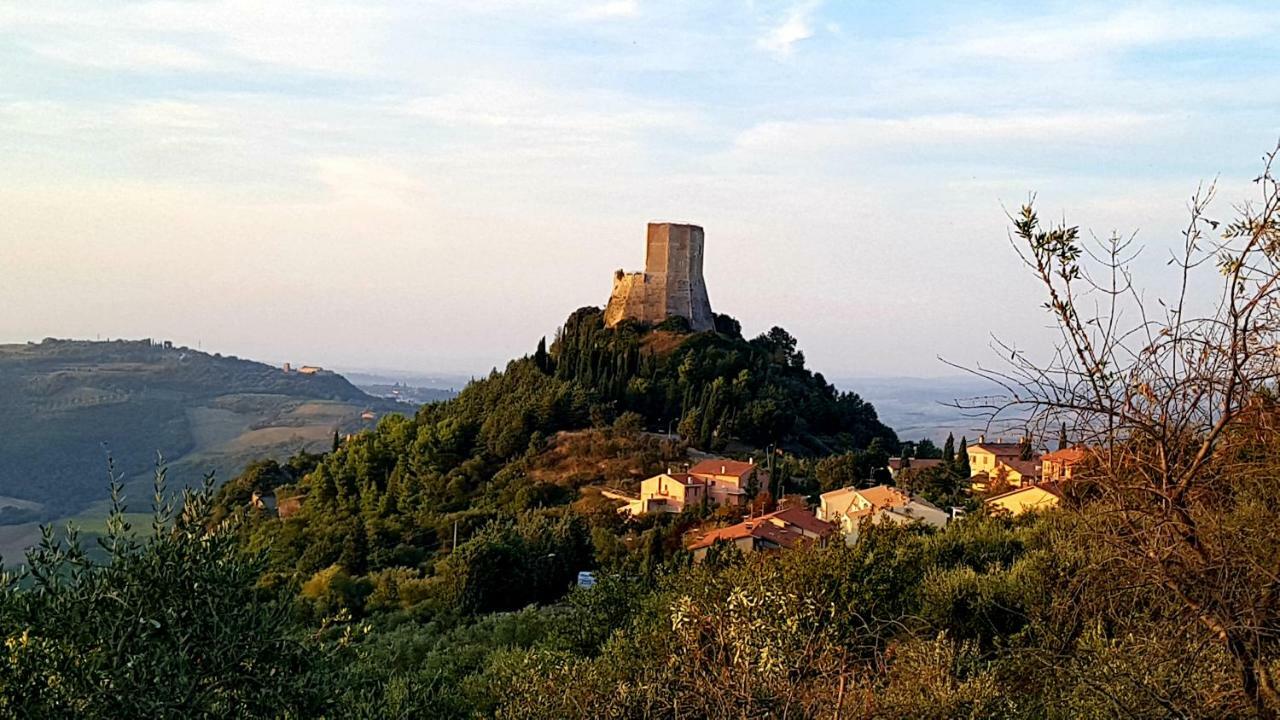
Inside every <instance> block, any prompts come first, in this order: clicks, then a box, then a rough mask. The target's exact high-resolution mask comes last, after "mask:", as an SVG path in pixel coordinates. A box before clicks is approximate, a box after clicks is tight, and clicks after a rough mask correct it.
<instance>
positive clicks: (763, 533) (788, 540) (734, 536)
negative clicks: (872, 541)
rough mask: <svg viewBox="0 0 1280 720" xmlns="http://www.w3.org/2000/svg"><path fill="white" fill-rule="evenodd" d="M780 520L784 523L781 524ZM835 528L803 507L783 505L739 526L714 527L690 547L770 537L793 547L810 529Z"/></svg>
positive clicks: (820, 531)
mask: <svg viewBox="0 0 1280 720" xmlns="http://www.w3.org/2000/svg"><path fill="white" fill-rule="evenodd" d="M774 521H777V522H774ZM778 522H780V523H782V524H781V525H779V524H778ZM833 530H834V526H833V525H832V524H831V523H827V522H823V521H821V520H819V519H818V518H816V517H814V515H813V513H810V512H809V511H808V510H805V509H803V508H784V509H782V510H778V511H776V512H772V513H769V514H768V515H761V516H760V517H757V518H751V519H750V520H746V521H744V522H740V523H738V524H737V525H730V526H729V527H723V528H718V529H716V530H711V531H710V532H708V533H707V534H706V535H703V536H702V537H701V538H699V539H698V540H696V541H695V542H693V543H692V544H690V545H689V549H690V550H698V549H700V548H706V547H711V546H712V545H714V544H716V542H718V541H720V540H725V541H728V542H733V541H735V540H741V539H743V538H748V537H754V538H757V539H760V540H767V541H769V542H772V543H773V544H775V545H778V546H779V547H784V548H791V547H795V546H796V545H798V544H799V543H801V542H804V541H805V540H806V539H807V538H806V537H805V535H804V532H803V531H808V532H810V533H812V534H814V535H826V534H827V533H830V532H832V531H833Z"/></svg>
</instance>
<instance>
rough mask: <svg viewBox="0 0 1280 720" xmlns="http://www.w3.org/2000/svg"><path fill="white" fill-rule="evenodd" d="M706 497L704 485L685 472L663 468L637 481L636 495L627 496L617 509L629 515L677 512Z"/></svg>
mask: <svg viewBox="0 0 1280 720" xmlns="http://www.w3.org/2000/svg"><path fill="white" fill-rule="evenodd" d="M706 497H707V485H706V483H705V482H704V481H703V480H702V479H700V478H696V477H694V476H692V475H690V474H689V473H670V472H665V473H662V474H661V475H654V476H653V477H651V478H649V479H648V480H645V481H643V482H641V483H640V497H639V498H638V499H634V500H629V501H628V502H627V504H626V505H624V506H622V507H620V508H618V512H622V513H628V514H630V515H648V514H650V513H659V512H666V513H679V512H683V511H684V509H685V508H686V507H688V506H690V505H700V504H702V503H703V502H704V501H705V500H706Z"/></svg>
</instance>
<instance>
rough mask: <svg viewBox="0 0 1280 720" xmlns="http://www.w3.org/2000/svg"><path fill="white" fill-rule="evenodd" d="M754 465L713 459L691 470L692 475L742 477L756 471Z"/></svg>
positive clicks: (704, 461) (739, 461) (738, 461)
mask: <svg viewBox="0 0 1280 720" xmlns="http://www.w3.org/2000/svg"><path fill="white" fill-rule="evenodd" d="M755 469H756V466H755V464H753V463H745V462H742V461H741V460H727V459H724V458H712V459H710V460H703V461H702V462H700V463H698V464H697V465H694V466H693V467H691V468H689V473H690V474H692V475H735V476H737V477H742V476H744V475H747V474H749V473H750V472H751V471H752V470H755Z"/></svg>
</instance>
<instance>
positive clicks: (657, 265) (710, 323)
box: [604, 223, 715, 332]
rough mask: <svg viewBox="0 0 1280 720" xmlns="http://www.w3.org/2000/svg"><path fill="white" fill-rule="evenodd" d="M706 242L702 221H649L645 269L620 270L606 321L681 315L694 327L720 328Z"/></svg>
mask: <svg viewBox="0 0 1280 720" xmlns="http://www.w3.org/2000/svg"><path fill="white" fill-rule="evenodd" d="M702 243H703V238H702V228H700V227H698V226H697V225H680V224H677V223H649V239H648V243H647V245H646V248H645V261H644V272H642V273H624V272H623V271H621V270H619V271H618V272H616V273H615V274H614V277H613V293H612V294H611V295H610V296H609V304H608V305H607V306H605V309H604V324H605V325H606V326H608V327H613V326H614V325H617V324H618V323H620V322H622V321H623V320H626V319H632V320H638V321H640V322H644V323H649V324H657V323H660V322H662V321H663V320H666V319H667V318H669V317H672V316H673V315H679V316H680V317H683V318H685V319H686V320H688V321H689V327H691V328H692V329H693V330H694V331H697V332H701V331H704V330H714V329H715V317H714V316H713V315H712V314H711V301H710V300H709V299H707V285H706V283H705V282H703V280H702Z"/></svg>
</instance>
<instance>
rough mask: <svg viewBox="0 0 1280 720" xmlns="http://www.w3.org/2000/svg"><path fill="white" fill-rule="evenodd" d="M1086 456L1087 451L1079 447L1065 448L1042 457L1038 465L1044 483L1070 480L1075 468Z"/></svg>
mask: <svg viewBox="0 0 1280 720" xmlns="http://www.w3.org/2000/svg"><path fill="white" fill-rule="evenodd" d="M1088 455H1089V453H1088V451H1086V450H1085V449H1084V448H1081V447H1073V448H1066V449H1064V450H1058V451H1055V452H1051V453H1048V454H1046V455H1042V456H1041V457H1040V463H1041V465H1042V467H1043V473H1042V475H1043V477H1044V480H1045V481H1046V482H1063V481H1065V480H1070V479H1071V474H1072V471H1073V469H1074V468H1075V466H1077V465H1079V464H1080V463H1081V462H1083V461H1084V459H1085V458H1086V457H1088Z"/></svg>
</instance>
